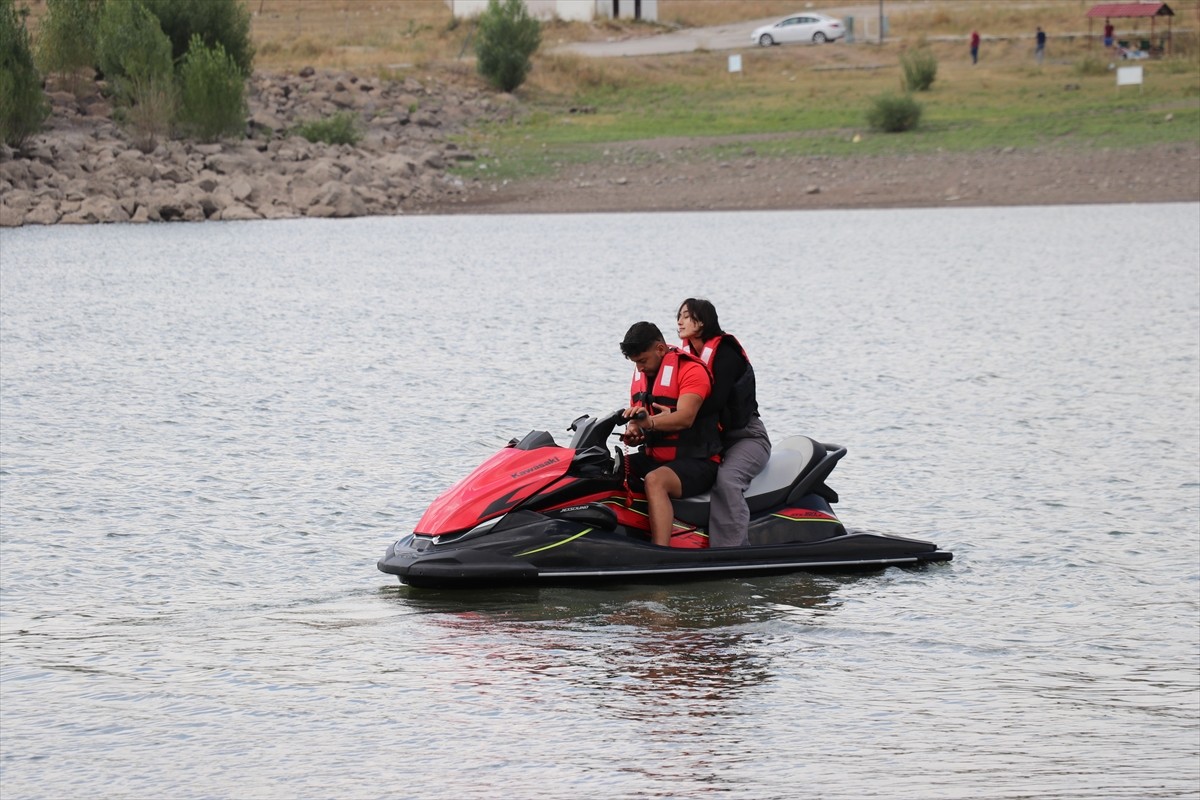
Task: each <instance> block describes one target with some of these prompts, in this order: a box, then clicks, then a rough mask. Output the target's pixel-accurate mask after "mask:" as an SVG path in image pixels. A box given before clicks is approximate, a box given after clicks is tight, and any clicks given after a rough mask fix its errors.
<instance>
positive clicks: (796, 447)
mask: <svg viewBox="0 0 1200 800" xmlns="http://www.w3.org/2000/svg"><path fill="white" fill-rule="evenodd" d="M826 453H827V451H826V449H825V445H823V444H821V443H820V442H818V441H815V440H813V439H810V438H808V437H807V436H789V437H788V438H786V439H784V440H783V441H782V442H780V443H779V444H776V445H773V446H772V447H771V458H770V460H768V461H767V466H766V467H764V468H763V471H762V472H760V473H758V475H757V476H755V478H754V480H752V481H750V486H749V488H747V489H746V505H748V506H749V507H750V513H752V514H753V513H756V512H758V511H764V510H766V509H768V508H771V507H772V506H778V505H782V504H783V503H784V502H785V501H786V500H787V499H788V496H789V495H790V494H791V493H792V490H793V488H794V487H795V486H796V485H797V481H798V479H799V478H800V477H801V476H803V475H806V474H807V473H809V472H810V471H811V470H812V468H813V467H814V466H815V465H816V464H818V463H820V462H821V461H823V460H824V459H825V457H826ZM832 468H833V465H832V464H831V465H830V469H832ZM826 474H828V473H827V472H826ZM824 477H825V476H824V475H822V476H821V479H822V480H823V479H824ZM710 499H711V495H710V494H709V493H708V492H705V493H704V494H697V495H693V496H691V497H681V498H679V499H678V500H672V501H671V503H672V505H674V507H675V517H676V518H677V519H680V520H682V521H684V522H687V523H688V524H691V525H707V524H708V504H709V501H710Z"/></svg>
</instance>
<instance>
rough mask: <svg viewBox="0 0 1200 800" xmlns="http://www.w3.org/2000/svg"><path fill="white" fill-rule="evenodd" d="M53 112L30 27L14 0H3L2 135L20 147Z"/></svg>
mask: <svg viewBox="0 0 1200 800" xmlns="http://www.w3.org/2000/svg"><path fill="white" fill-rule="evenodd" d="M49 114H50V104H49V103H47V102H46V96H45V95H44V94H43V93H42V82H41V79H40V78H39V76H38V72H37V69H36V68H35V67H34V65H33V53H32V51H31V50H30V47H29V31H27V30H26V29H25V21H24V20H23V19H21V18H20V17H18V16H17V10H16V8H15V6H14V5H13V0H0V139H3V140H4V143H5V144H7V145H9V146H10V147H20V146H21V145H23V144H25V142H26V140H27V139H28V138H29V137H30V136H32V135H33V134H35V133H37V132H38V131H39V130H41V127H42V123H43V122H44V121H45V119H46V117H47V116H49Z"/></svg>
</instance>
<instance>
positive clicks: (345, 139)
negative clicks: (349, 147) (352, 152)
mask: <svg viewBox="0 0 1200 800" xmlns="http://www.w3.org/2000/svg"><path fill="white" fill-rule="evenodd" d="M292 133H294V134H296V135H298V136H303V137H304V138H305V139H308V140H309V141H310V142H325V143H327V144H358V141H359V139H361V138H362V133H361V132H360V131H359V129H358V120H357V119H356V118H355V115H354V114H353V113H352V112H350V111H341V112H338V113H337V114H334V115H333V116H332V117H326V118H325V119H316V120H309V121H308V122H302V123H300V124H299V125H297V126H296V127H295V128H293V129H292Z"/></svg>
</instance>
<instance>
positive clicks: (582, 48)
mask: <svg viewBox="0 0 1200 800" xmlns="http://www.w3.org/2000/svg"><path fill="white" fill-rule="evenodd" d="M797 5H799V3H797ZM814 10H817V9H814ZM819 10H820V12H821V13H822V14H828V15H829V16H831V17H841V18H842V19H845V18H846V17H847V16H853V17H854V18H855V19H866V18H870V25H871V30H872V31H874V30H876V27H875V26H876V25H878V18H879V6H878V4H875V5H853V6H832V7H823V8H821V9H819ZM778 19H781V18H780V17H767V18H765V19H752V20H746V21H745V22H731V23H729V24H728V25H716V26H713V27H711V28H687V29H685V30H681V31H672V32H671V33H661V34H658V35H656V36H646V37H643V38H640V39H626V40H623V41H619V42H573V43H571V44H565V45H562V46H561V47H556V48H554V49H553V50H551V51H550V52H552V53H577V54H579V55H584V56H597V57H619V56H657V55H666V54H667V53H690V52H692V51H693V50H741V49H745V48H747V47H753V46H754V45H753V43H752V42H751V41H750V32H751V31H752V30H754V29H755V28H757V27H758V26H759V25H766V24H768V23H771V22H775V21H776V20H778Z"/></svg>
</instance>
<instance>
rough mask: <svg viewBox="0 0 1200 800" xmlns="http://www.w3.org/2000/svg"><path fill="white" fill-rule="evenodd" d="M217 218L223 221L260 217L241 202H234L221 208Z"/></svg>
mask: <svg viewBox="0 0 1200 800" xmlns="http://www.w3.org/2000/svg"><path fill="white" fill-rule="evenodd" d="M218 218H219V219H221V220H222V221H225V222H228V221H237V220H247V219H262V217H260V216H259V215H258V214H256V213H255V212H254V211H253V210H252V209H249V208H247V207H246V206H244V205H242V204H241V203H234V204H233V205H231V206H229V207H227V208H223V209H221V212H220V216H219V217H218Z"/></svg>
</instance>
